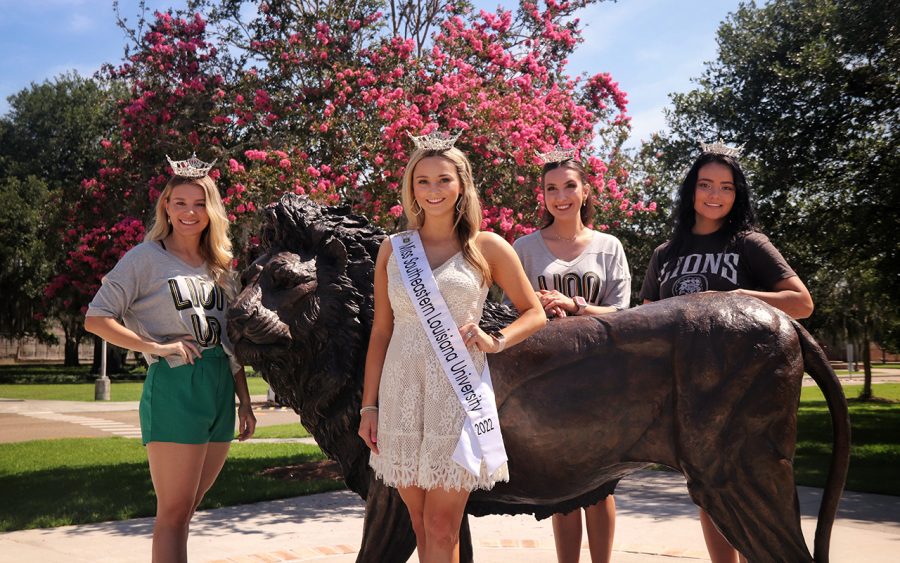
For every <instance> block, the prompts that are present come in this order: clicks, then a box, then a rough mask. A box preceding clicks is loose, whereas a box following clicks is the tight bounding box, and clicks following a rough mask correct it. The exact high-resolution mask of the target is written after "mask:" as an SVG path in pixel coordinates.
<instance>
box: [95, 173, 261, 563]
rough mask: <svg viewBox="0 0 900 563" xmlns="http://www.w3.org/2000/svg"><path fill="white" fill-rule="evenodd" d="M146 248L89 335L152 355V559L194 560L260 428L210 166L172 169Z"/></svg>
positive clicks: (102, 292) (144, 428) (108, 291)
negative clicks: (199, 516) (209, 510)
mask: <svg viewBox="0 0 900 563" xmlns="http://www.w3.org/2000/svg"><path fill="white" fill-rule="evenodd" d="M170 162H171V163H172V166H173V168H174V169H176V170H177V171H178V172H179V173H180V174H182V175H180V176H174V177H172V178H171V179H170V180H169V182H168V183H167V184H166V187H165V189H164V190H163V192H162V194H161V195H160V197H159V200H158V201H157V203H156V215H155V222H154V225H153V226H152V227H151V228H150V230H149V231H148V233H147V235H146V237H145V239H144V242H143V243H141V244H139V245H137V246H136V247H134V248H133V249H131V250H130V251H128V252H127V253H126V254H125V256H123V257H122V259H121V260H119V262H118V264H116V266H115V268H113V269H112V271H110V272H109V273H108V274H107V275H106V276H105V277H104V278H103V283H102V284H101V286H100V289H99V290H98V291H97V294H96V295H95V296H94V299H93V301H91V304H90V305H89V307H88V311H87V317H86V318H85V323H84V325H85V329H87V330H88V331H89V332H92V333H94V334H96V335H98V336H100V337H101V338H103V339H104V340H106V341H108V342H111V343H113V344H115V345H116V346H121V347H122V348H127V349H129V350H136V351H138V352H141V353H143V354H144V357H145V358H146V359H147V361H148V363H149V365H150V367H149V369H148V370H147V378H146V379H145V381H144V386H143V392H142V394H141V402H140V419H141V436H142V440H143V442H144V444H145V445H146V446H147V458H148V461H149V463H150V475H151V477H152V481H153V489H154V491H155V492H156V499H157V503H156V521H155V522H154V526H153V561H185V560H186V559H185V555H184V554H185V553H186V550H187V536H188V525H189V522H190V520H191V517H192V516H193V513H194V510H196V508H197V505H199V504H200V501H201V500H202V499H203V495H204V494H206V491H208V490H209V488H210V487H212V484H213V482H214V481H215V480H216V477H217V476H218V475H219V471H220V470H221V469H222V466H223V465H224V463H225V458H226V456H227V455H228V448H229V445H230V443H231V440H232V439H233V437H234V422H235V420H234V419H235V412H234V395H235V393H237V395H238V398H239V399H240V407H239V409H238V418H239V425H238V429H239V431H240V435H239V439H241V440H246V439H247V438H249V437H250V436H251V435H252V434H253V431H254V428H255V426H256V419H255V418H254V416H253V411H252V409H251V406H250V394H249V391H248V389H247V379H246V377H245V375H244V368H243V367H242V366H240V365H239V364H238V363H237V362H236V361H234V360H233V358H232V356H233V355H232V352H231V347H230V345H229V342H228V336H227V333H226V331H225V311H226V307H227V300H228V299H227V296H228V294H229V293H231V292H230V291H229V290H230V289H231V283H230V279H231V260H232V255H231V243H230V241H229V240H228V218H227V216H226V214H225V208H224V206H223V205H222V200H221V198H220V196H219V192H218V189H217V188H216V185H215V183H214V182H213V181H212V179H211V178H210V177H209V176H208V175H207V172H208V170H209V167H210V166H209V165H205V163H202V162H201V161H198V160H196V159H194V158H192V159H190V160H188V161H180V162H172V161H170Z"/></svg>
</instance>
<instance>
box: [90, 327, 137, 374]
mask: <svg viewBox="0 0 900 563" xmlns="http://www.w3.org/2000/svg"><path fill="white" fill-rule="evenodd" d="M102 350H103V339H102V338H100V337H99V336H95V337H94V360H93V363H92V364H91V373H92V374H94V375H100V360H101V356H102ZM127 355H128V350H126V349H124V348H119V347H118V346H113V345H112V344H110V343H109V342H107V343H106V374H107V375H109V374H113V373H124V372H125V371H126V370H125V357H126V356H127Z"/></svg>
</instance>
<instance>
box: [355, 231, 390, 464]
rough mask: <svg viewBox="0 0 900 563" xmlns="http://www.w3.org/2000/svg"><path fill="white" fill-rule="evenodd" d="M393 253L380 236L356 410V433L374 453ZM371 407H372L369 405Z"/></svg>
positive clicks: (388, 317) (388, 338) (387, 326)
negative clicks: (359, 407)
mask: <svg viewBox="0 0 900 563" xmlns="http://www.w3.org/2000/svg"><path fill="white" fill-rule="evenodd" d="M392 255H393V252H392V248H391V240H390V239H389V238H386V239H384V241H383V242H382V243H381V248H379V249H378V257H377V258H376V259H375V315H374V317H373V319H372V333H371V334H370V335H369V349H368V352H367V353H366V367H365V376H364V378H363V395H362V407H363V412H362V413H360V421H359V436H360V437H361V438H362V439H363V440H364V441H365V442H366V445H367V446H369V448H370V449H371V450H372V451H373V452H375V453H376V454H377V453H378V408H377V407H378V387H379V385H381V371H382V369H384V357H385V356H386V355H387V348H388V344H390V342H391V335H392V334H393V333H394V312H393V310H392V309H391V300H390V297H388V290H387V263H388V260H390V259H391V257H392ZM373 407H374V408H373Z"/></svg>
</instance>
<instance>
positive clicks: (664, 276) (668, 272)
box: [659, 252, 741, 295]
mask: <svg viewBox="0 0 900 563" xmlns="http://www.w3.org/2000/svg"><path fill="white" fill-rule="evenodd" d="M740 260H741V257H740V255H739V254H737V253H736V252H719V253H715V254H711V253H707V254H688V255H685V256H679V257H678V260H677V261H676V262H675V265H674V266H672V267H671V269H670V265H671V260H667V261H666V262H665V263H663V265H662V268H660V276H659V284H660V285H662V284H664V283H666V282H668V281H669V280H672V279H674V280H675V281H674V282H673V284H672V295H687V294H689V293H699V292H701V291H706V290H708V289H709V287H710V285H709V280H708V278H707V277H706V275H707V274H708V275H713V276H719V277H721V278H722V279H725V280H728V281H729V282H731V283H732V284H733V285H734V286H735V287H737V276H738V263H739V262H740Z"/></svg>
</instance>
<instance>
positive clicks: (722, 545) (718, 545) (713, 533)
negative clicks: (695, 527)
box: [700, 508, 747, 563]
mask: <svg viewBox="0 0 900 563" xmlns="http://www.w3.org/2000/svg"><path fill="white" fill-rule="evenodd" d="M700 527H701V528H703V539H704V540H706V550H707V551H709V560H710V561H711V563H738V561H740V563H747V560H746V559H745V558H744V556H743V555H740V554H738V552H737V550H736V549H735V548H733V547H731V544H730V543H728V540H726V539H725V536H723V535H722V532H720V531H719V529H718V528H717V527H716V525H715V524H713V521H712V518H710V517H709V514H707V513H706V511H705V510H703V509H702V508H701V509H700Z"/></svg>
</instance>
